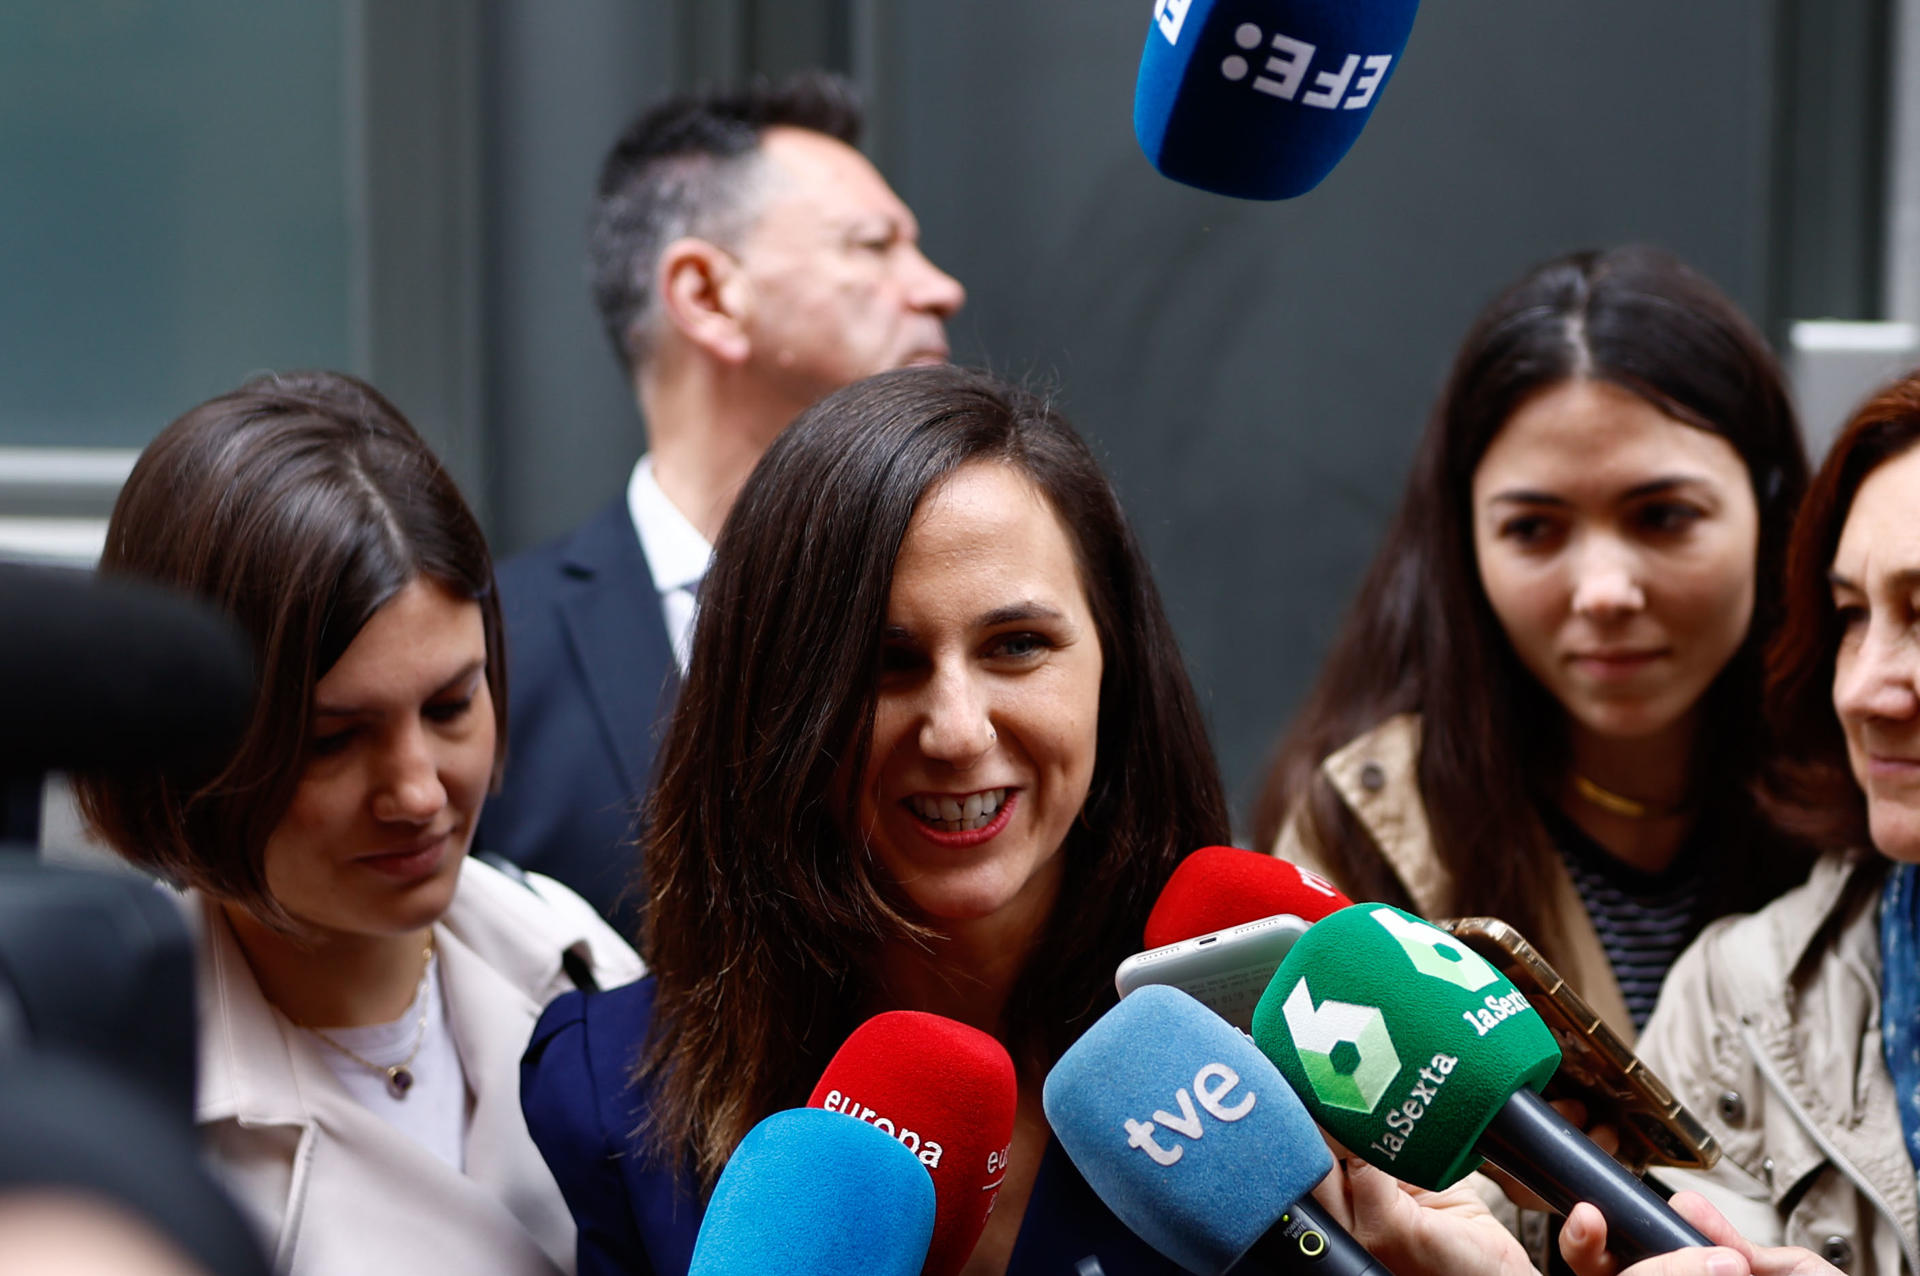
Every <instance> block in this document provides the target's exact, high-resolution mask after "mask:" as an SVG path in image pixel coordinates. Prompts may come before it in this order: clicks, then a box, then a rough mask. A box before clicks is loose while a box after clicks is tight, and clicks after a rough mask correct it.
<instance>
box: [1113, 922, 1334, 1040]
mask: <svg viewBox="0 0 1920 1276" xmlns="http://www.w3.org/2000/svg"><path fill="white" fill-rule="evenodd" d="M1310 924H1311V923H1309V922H1307V921H1305V920H1304V919H1302V918H1299V917H1295V916H1294V915H1293V914H1292V913H1280V914H1277V915H1275V916H1273V917H1262V918H1261V919H1260V920H1259V921H1254V922H1244V923H1242V924H1241V925H1238V926H1233V927H1229V928H1228V929H1226V930H1216V931H1214V932H1213V933H1212V934H1210V935H1196V936H1194V937H1193V938H1192V939H1183V940H1181V941H1180V942H1179V943H1177V944H1168V945H1166V946H1165V947H1164V948H1149V949H1147V951H1145V952H1143V953H1135V954H1134V955H1133V956H1131V957H1129V958H1127V959H1126V960H1125V961H1123V962H1121V963H1120V966H1119V968H1118V969H1116V970H1115V971H1114V972H1113V984H1114V987H1116V988H1118V989H1119V990H1120V995H1121V996H1122V997H1124V996H1126V995H1127V994H1128V993H1130V992H1132V991H1133V990H1134V989H1136V988H1139V987H1142V986H1144V985H1146V984H1171V985H1172V986H1173V987H1175V988H1178V989H1179V990H1180V991H1182V992H1184V993H1186V994H1187V995H1188V996H1191V997H1193V998H1194V999H1195V1000H1197V1001H1199V1002H1201V1003H1202V1004H1203V1005H1205V1006H1206V1007H1207V1008H1208V1009H1209V1010H1212V1011H1213V1012H1214V1013H1215V1014H1217V1015H1219V1016H1220V1017H1221V1018H1222V1019H1225V1020H1226V1021H1227V1022H1228V1023H1230V1024H1232V1025H1233V1026H1234V1027H1236V1028H1238V1029H1240V1031H1242V1032H1250V1031H1252V1030H1253V1008H1254V1007H1255V1006H1257V1005H1259V1004H1260V994H1262V993H1264V992H1265V991H1266V990H1267V985H1268V984H1269V983H1271V982H1272V980H1273V972H1274V971H1276V970H1278V969H1280V963H1281V961H1282V960H1283V959H1284V958H1285V957H1286V955H1287V952H1288V950H1289V949H1291V948H1292V947H1293V941H1294V940H1296V939H1298V938H1300V936H1302V935H1304V934H1306V933H1307V927H1308V926H1309V925H1310Z"/></svg>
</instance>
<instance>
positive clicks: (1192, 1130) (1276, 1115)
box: [1042, 984, 1333, 1274]
mask: <svg viewBox="0 0 1920 1276" xmlns="http://www.w3.org/2000/svg"><path fill="white" fill-rule="evenodd" d="M1042 1100H1043V1102H1044V1103H1045V1106H1046V1111H1047V1120H1048V1121H1049V1122H1050V1123H1051V1124H1052V1126H1053V1132H1054V1134H1055V1135H1057V1136H1058V1137H1059V1139H1060V1144H1061V1146H1062V1147H1064V1148H1066V1150H1067V1154H1068V1155H1069V1156H1071V1157H1072V1158H1073V1163H1074V1164H1075V1165H1076V1166H1078V1167H1079V1169H1080V1173H1081V1174H1082V1175H1083V1176H1084V1177H1085V1178H1086V1180H1087V1182H1088V1183H1089V1184H1091V1185H1092V1187H1093V1190H1094V1191H1095V1192H1097V1193H1098V1194H1099V1196H1100V1199H1101V1200H1103V1201H1105V1202H1106V1204H1107V1208H1109V1209H1111V1210H1112V1211H1113V1212H1114V1213H1115V1214H1116V1215H1118V1216H1119V1218H1120V1221H1121V1222H1123V1223H1125V1224H1126V1225H1127V1226H1128V1227H1130V1228H1132V1229H1133V1230H1134V1231H1135V1232H1136V1233H1138V1234H1139V1236H1140V1237H1141V1239H1143V1240H1145V1241H1146V1242H1147V1243H1148V1244H1149V1245H1152V1246H1153V1247H1154V1248H1155V1249H1157V1250H1159V1251H1160V1252H1161V1253H1162V1254H1164V1255H1166V1256H1167V1257H1168V1258H1170V1259H1172V1260H1173V1261H1174V1262H1176V1263H1178V1264H1180V1265H1181V1266H1182V1267H1185V1268H1186V1269H1187V1270H1189V1271H1193V1272H1200V1273H1203V1274H1205V1273H1213V1272H1224V1271H1225V1270H1226V1269H1227V1268H1229V1267H1231V1266H1233V1264H1234V1263H1235V1262H1237V1261H1238V1260H1239V1258H1240V1256H1241V1255H1242V1254H1244V1253H1246V1251H1247V1249H1248V1248H1249V1247H1250V1246H1252V1245H1253V1243H1254V1242H1255V1241H1257V1240H1259V1239H1260V1237H1261V1236H1263V1235H1264V1234H1265V1233H1266V1232H1267V1230H1268V1229H1269V1228H1271V1227H1272V1226H1273V1225H1274V1224H1275V1223H1277V1222H1279V1221H1280V1218H1281V1216H1282V1215H1283V1214H1285V1213H1286V1212H1287V1210H1288V1208H1289V1207H1290V1206H1292V1205H1293V1203H1294V1202H1295V1201H1297V1200H1299V1199H1300V1198H1301V1197H1302V1196H1305V1195H1306V1194H1307V1193H1308V1192H1309V1191H1310V1190H1312V1188H1313V1185H1314V1184H1316V1183H1318V1182H1319V1181H1320V1180H1321V1179H1323V1178H1325V1177H1326V1174H1327V1171H1328V1170H1330V1169H1332V1168H1333V1156H1332V1154H1331V1153H1330V1152H1328V1151H1327V1145H1326V1142H1325V1141H1324V1140H1323V1139H1322V1138H1321V1137H1320V1132H1319V1131H1318V1130H1317V1129H1315V1128H1314V1125H1313V1121H1312V1119H1311V1118H1309V1117H1308V1116H1307V1113H1306V1110H1305V1109H1304V1108H1302V1107H1301V1106H1300V1101H1299V1099H1297V1098H1295V1097H1294V1094H1293V1091H1292V1090H1290V1089H1289V1088H1288V1087H1287V1083H1286V1082H1285V1081H1284V1080H1283V1079H1282V1078H1281V1076H1280V1074H1279V1073H1278V1072H1277V1071H1275V1070H1274V1067H1273V1065H1272V1064H1271V1063H1269V1062H1268V1061H1267V1059H1266V1058H1265V1057H1264V1056H1263V1055H1261V1053H1260V1052H1259V1051H1258V1050H1256V1049H1254V1047H1253V1044H1252V1043H1251V1042H1249V1041H1248V1040H1247V1038H1246V1037H1245V1036H1244V1035H1243V1034H1242V1033H1240V1032H1238V1031H1237V1030H1235V1029H1233V1028H1231V1027H1229V1026H1228V1025H1227V1023H1226V1022H1225V1021H1224V1020H1222V1019H1221V1018H1220V1016H1218V1015H1216V1014H1214V1013H1213V1012H1212V1011H1211V1010H1208V1009H1207V1008H1206V1007H1205V1006H1203V1005H1201V1004H1200V1003H1199V1002H1198V1001H1195V1000H1194V999H1193V998H1192V997H1189V996H1188V995H1187V994H1186V993H1183V992H1181V991H1180V990H1179V989H1177V988H1169V987H1166V986H1164V985H1160V984H1154V985H1149V986H1147V987H1144V988H1141V989H1139V990H1138V991H1136V992H1135V993H1133V994H1132V995H1131V996H1129V997H1128V998H1127V999H1126V1000H1125V1001H1122V1002H1121V1003H1120V1004H1119V1005H1117V1006H1115V1007H1114V1008H1113V1009H1112V1010H1109V1011H1108V1012H1107V1013H1106V1014H1105V1015H1104V1016H1102V1017H1101V1019H1100V1021H1099V1022H1098V1023H1096V1024H1094V1025H1093V1027H1091V1028H1089V1029H1088V1030H1087V1032H1086V1034H1085V1035H1084V1036H1082V1037H1081V1038H1080V1040H1079V1041H1077V1042H1075V1043H1074V1044H1073V1046H1072V1048H1071V1049H1069V1050H1068V1051H1067V1052H1066V1054H1064V1055H1062V1056H1061V1057H1060V1062H1059V1063H1057V1064H1055V1065H1054V1068H1053V1071H1052V1072H1051V1073H1049V1074H1048V1075H1047V1082H1046V1086H1045V1088H1044V1090H1043V1091H1042Z"/></svg>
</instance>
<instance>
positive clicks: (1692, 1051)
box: [1640, 852, 1920, 1276]
mask: <svg viewBox="0 0 1920 1276" xmlns="http://www.w3.org/2000/svg"><path fill="white" fill-rule="evenodd" d="M1885 867H1886V861H1885V860H1883V859H1881V858H1880V857H1879V856H1877V855H1872V854H1865V853H1859V852H1835V853H1832V854H1829V855H1827V856H1826V857H1825V858H1823V859H1822V860H1821V861H1820V862H1819V863H1818V864H1817V865H1815V866H1814V869H1813V873H1812V875H1811V876H1810V877H1809V878H1808V879H1807V881H1806V883H1805V884H1804V885H1802V886H1800V887H1798V888H1796V889H1795V890H1792V891H1790V892H1788V893H1787V894H1785V895H1783V896H1781V897H1780V898H1779V899H1777V900H1775V901H1774V902H1773V903H1772V904H1770V905H1768V906H1767V907H1766V908H1765V909H1763V910H1762V911H1760V912H1758V913H1755V914H1753V915H1751V916H1748V917H1727V918H1722V919H1721V920H1720V921H1718V922H1715V923H1714V924H1713V925H1711V926H1709V927H1708V928H1707V929H1706V931H1705V932H1703V933H1702V934H1701V936H1700V938H1699V939H1698V940H1696V941H1695V942H1694V944H1693V946H1692V947H1690V948H1689V949H1687V951H1686V953H1685V954H1683V955H1682V956H1681V958H1680V960H1679V961H1678V962H1677V963H1675V965H1674V967H1673V970H1672V971H1671V973H1669V974H1668V976H1667V981H1666V984H1665V986H1664V987H1663V989H1662V991H1661V995H1660V1005H1659V1008H1658V1009H1656V1010H1655V1011H1654V1015H1653V1018H1652V1019H1651V1020H1650V1021H1649V1022H1648V1024H1647V1031H1646V1034H1645V1036H1643V1037H1642V1038H1641V1042H1640V1056H1641V1058H1643V1059H1645V1060H1646V1062H1647V1063H1648V1064H1649V1065H1650V1066H1651V1067H1652V1068H1653V1069H1654V1070H1655V1071H1656V1072H1658V1073H1659V1074H1660V1076H1661V1077H1662V1078H1663V1079H1664V1080H1665V1081H1666V1082H1667V1084H1668V1085H1670V1086H1671V1087H1672V1088H1673V1092H1674V1095H1675V1097H1677V1098H1678V1099H1680V1100H1681V1101H1682V1102H1683V1103H1685V1104H1686V1105H1687V1106H1688V1107H1689V1108H1691V1109H1692V1110H1693V1111H1694V1113H1696V1114H1697V1115H1698V1116H1700V1118H1701V1119H1702V1120H1703V1121H1705V1122H1706V1123H1707V1125H1708V1126H1709V1128H1711V1129H1712V1130H1713V1133H1714V1137H1715V1138H1716V1139H1718V1140H1719V1142H1720V1146H1721V1149H1722V1151H1723V1156H1722V1158H1721V1161H1720V1164H1719V1165H1717V1166H1716V1167H1714V1169H1713V1170H1712V1171H1710V1172H1708V1173H1705V1174H1689V1173H1684V1172H1679V1171H1671V1170H1661V1171H1659V1174H1660V1176H1661V1177H1662V1178H1663V1179H1666V1180H1668V1181H1669V1182H1671V1183H1672V1184H1673V1185H1674V1186H1676V1187H1690V1188H1694V1189H1696V1190H1699V1191H1702V1192H1704V1193H1705V1194H1706V1195H1708V1196H1709V1197H1711V1198H1712V1199H1713V1200H1714V1202H1715V1203H1716V1204H1718V1205H1719V1206H1720V1207H1721V1209H1722V1210H1723V1211H1724V1212H1725V1213H1726V1214H1727V1216H1728V1217H1729V1218H1730V1219H1731V1220H1732V1221H1733V1223H1734V1224H1735V1226H1737V1227H1739V1228H1740V1230H1741V1231H1742V1232H1744V1233H1745V1234H1746V1235H1747V1236H1749V1237H1751V1238H1752V1239H1753V1240H1755V1241H1756V1242H1759V1243H1761V1244H1790V1245H1800V1246H1804V1247H1806V1248H1808V1249H1811V1250H1813V1251H1814V1252H1816V1253H1819V1254H1821V1255H1822V1256H1823V1257H1825V1258H1826V1259H1827V1260H1828V1261H1829V1262H1831V1263H1833V1264H1834V1265H1835V1266H1836V1267H1840V1268H1842V1269H1845V1270H1847V1271H1850V1272H1853V1273H1856V1274H1857V1276H1900V1274H1902V1273H1904V1276H1920V1258H1917V1257H1916V1256H1917V1255H1920V1234H1917V1230H1920V1222H1917V1220H1920V1200H1917V1199H1916V1196H1917V1193H1916V1190H1915V1188H1916V1180H1915V1176H1914V1166H1913V1163H1912V1161H1911V1159H1910V1158H1909V1157H1908V1155H1907V1149H1906V1141H1905V1138H1904V1137H1903V1135H1902V1133H1901V1128H1900V1113H1899V1110H1898V1108H1897V1107H1896V1105H1895V1099H1894V1093H1893V1080H1892V1078H1891V1077H1890V1076H1889V1075H1888V1073H1887V1068H1886V1063H1885V1056H1884V1055H1883V1054H1882V1052H1881V1044H1880V930H1879V901H1880V883H1881V880H1882V877H1883V875H1884V870H1885Z"/></svg>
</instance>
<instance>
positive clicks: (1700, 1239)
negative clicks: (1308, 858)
mask: <svg viewBox="0 0 1920 1276" xmlns="http://www.w3.org/2000/svg"><path fill="white" fill-rule="evenodd" d="M1253 1039H1254V1043H1255V1044H1256V1045H1257V1046H1258V1047H1259V1048H1260V1050H1261V1051H1262V1052H1263V1053H1264V1054H1265V1055H1266V1056H1267V1057H1268V1058H1270V1059H1271V1060H1272V1061H1273V1062H1274V1064H1275V1065H1276V1066H1277V1067H1278V1068H1279V1069H1280V1071H1281V1072H1282V1073H1284V1074H1285V1075H1286V1078H1287V1080H1288V1081H1290V1082H1292V1083H1293V1087H1294V1089H1295V1090H1296V1091H1297V1092H1298V1093H1299V1095H1300V1098H1301V1100H1302V1101H1303V1102H1305V1103H1306V1105H1307V1108H1308V1110H1309V1111H1311V1112H1312V1113H1313V1116H1314V1119H1315V1120H1317V1121H1319V1122H1320V1124H1321V1125H1323V1126H1325V1127H1326V1129H1327V1131H1328V1133H1330V1134H1332V1135H1333V1136H1334V1137H1335V1138H1337V1139H1339V1140H1340V1142H1341V1143H1343V1144H1345V1145H1346V1146H1347V1147H1349V1148H1351V1149H1352V1150H1353V1151H1354V1152H1355V1153H1357V1154H1358V1155H1360V1156H1362V1157H1365V1158H1366V1159H1367V1160H1368V1161H1371V1162H1372V1163H1373V1164H1374V1165H1377V1166H1379V1167H1380V1168H1381V1169H1383V1170H1386V1171H1387V1172H1388V1173H1390V1174H1392V1175H1393V1176H1394V1177H1396V1178H1399V1179H1403V1180H1405V1181H1406V1182H1408V1183H1412V1184H1414V1185H1415V1186H1418V1187H1425V1188H1436V1189H1437V1188H1442V1187H1446V1186H1448V1185H1449V1184H1451V1183H1453V1182H1455V1181H1456V1180H1458V1179H1460V1178H1461V1177H1462V1176H1464V1175H1466V1174H1468V1173H1469V1172H1471V1171H1472V1170H1474V1169H1475V1168H1477V1167H1478V1166H1479V1164H1480V1162H1481V1160H1482V1158H1484V1159H1486V1160H1487V1161H1490V1162H1492V1163H1493V1164H1494V1165H1497V1166H1499V1167H1500V1168H1501V1169H1503V1170H1505V1171H1506V1172H1507V1173H1508V1174H1511V1175H1512V1176H1513V1177H1514V1178H1515V1179H1517V1180H1518V1181H1519V1182H1520V1183H1522V1184H1523V1185H1525V1186H1526V1187H1528V1188H1530V1189H1532V1190H1533V1191H1534V1192H1536V1193H1538V1194H1539V1195H1540V1197H1541V1198H1543V1199H1544V1200H1545V1201H1546V1202H1547V1203H1548V1204H1549V1205H1551V1206H1553V1207H1554V1208H1555V1209H1557V1210H1560V1211H1562V1212H1565V1211H1566V1210H1568V1209H1571V1208H1572V1207H1573V1205H1574V1204H1575V1203H1576V1202H1579V1201H1589V1202H1591V1203H1592V1204H1593V1205H1595V1206H1596V1207H1598V1208H1599V1210H1600V1213H1601V1214H1602V1215H1603V1216H1604V1217H1605V1218H1606V1220H1607V1245H1608V1248H1609V1249H1611V1250H1612V1251H1613V1252H1614V1253H1615V1254H1616V1255H1618V1256H1619V1257H1621V1258H1622V1259H1624V1260H1626V1261H1628V1262H1632V1261H1635V1260H1637V1259H1640V1258H1643V1257H1646V1256H1647V1255H1650V1254H1659V1253H1666V1252H1669V1251H1671V1250H1676V1249H1684V1248H1687V1247H1689V1246H1696V1245H1702V1246H1703V1245H1709V1244H1711V1243H1712V1242H1710V1241H1708V1240H1707V1238H1706V1237H1704V1236H1702V1235H1701V1234H1700V1233H1699V1232H1698V1231H1696V1230H1695V1229H1694V1228H1693V1227H1692V1226H1691V1225H1690V1224H1688V1223H1687V1222H1686V1221H1685V1220H1683V1219H1682V1218H1681V1217H1680V1216H1679V1215H1678V1214H1675V1213H1674V1212H1673V1210H1672V1209H1671V1208H1670V1207H1669V1206H1668V1205H1667V1203H1666V1202H1665V1201H1663V1200H1662V1199H1660V1197H1659V1196H1657V1195H1656V1194H1655V1193H1654V1192H1653V1190H1652V1189H1651V1188H1649V1187H1648V1186H1647V1185H1646V1184H1645V1183H1642V1182H1641V1181H1640V1180H1639V1179H1638V1178H1636V1177H1635V1176H1634V1175H1633V1174H1632V1173H1631V1172H1629V1171H1628V1170H1627V1169H1625V1168H1624V1167H1622V1166H1621V1165H1619V1164H1618V1163H1617V1162H1615V1161H1614V1160H1613V1158H1612V1157H1610V1156H1608V1155H1607V1154H1606V1153H1605V1152H1603V1151H1601V1150H1600V1148H1598V1147H1597V1146H1595V1145H1594V1143H1593V1141H1592V1140H1590V1139H1588V1138H1587V1137H1586V1135H1584V1134H1582V1133H1581V1132H1580V1131H1579V1130H1578V1129H1576V1128H1575V1127H1574V1126H1573V1125H1572V1124H1571V1123H1570V1122H1568V1121H1567V1120H1566V1118H1564V1117H1562V1116H1561V1115H1560V1114H1559V1113H1558V1112H1556V1111H1555V1110H1554V1109H1553V1108H1552V1107H1550V1106H1548V1104H1547V1102H1546V1100H1544V1099H1542V1098H1541V1097H1540V1096H1539V1094H1538V1093H1537V1091H1538V1090H1539V1088H1540V1087H1541V1086H1543V1085H1545V1084H1546V1082H1547V1079H1548V1078H1549V1077H1551V1076H1552V1075H1553V1074H1554V1070H1555V1069H1557V1068H1558V1067H1559V1066H1560V1049H1559V1047H1558V1046H1557V1045H1556V1044H1555V1042H1554V1037H1553V1033H1552V1032H1551V1031H1550V1030H1549V1029H1548V1028H1547V1026H1546V1024H1545V1023H1544V1022H1543V1021H1542V1020H1541V1018H1540V1016H1539V1014H1538V1013H1537V1012H1536V1011H1535V1010H1534V1009H1533V1007H1532V1006H1531V1005H1530V1004H1528V1001H1527V999H1526V997H1525V996H1524V995H1523V994H1522V993H1520V992H1519V991H1518V990H1516V989H1515V988H1514V986H1513V984H1512V983H1510V982H1509V981H1508V980H1507V978H1506V977H1505V976H1503V975H1502V974H1501V973H1500V972H1499V971H1497V970H1495V969H1494V968H1493V966H1492V965H1491V964H1490V963H1488V962H1487V960H1486V959H1485V958H1483V957H1481V956H1480V955H1479V954H1478V953H1475V952H1474V951H1473V950H1472V949H1470V948H1468V947H1467V946H1466V945H1465V944H1463V943H1461V942H1460V941H1459V940H1458V939H1455V938H1454V937H1453V936H1452V935H1449V934H1447V933H1446V932H1445V931H1443V930H1440V929H1439V928H1437V927H1435V926H1431V925H1429V924H1428V923H1426V922H1424V921H1421V920H1420V919H1419V918H1417V917H1415V916H1413V915H1412V914H1411V913H1405V912H1402V911H1401V910H1399V909H1397V908H1390V907H1388V906H1387V905H1385V904H1356V905H1354V906H1353V907H1351V908H1347V909H1343V910H1342V911H1340V912H1338V913H1335V914H1333V915H1332V916H1331V917H1327V918H1324V919H1322V920H1321V921H1320V922H1318V923H1316V924H1315V925H1314V927H1313V929H1312V930H1310V931H1308V932H1307V933H1306V934H1305V935H1303V936H1301V938H1300V940H1299V941H1298V942H1297V943H1295V944H1294V945H1293V948H1292V951H1290V952H1289V953H1288V954H1287V957H1286V960H1285V961H1284V962H1282V963H1281V966H1280V969H1279V970H1278V971H1277V972H1276V973H1275V974H1274V977H1273V982H1272V984H1271V985H1269V986H1268V988H1267V992H1266V995H1265V996H1263V997H1262V998H1261V999H1260V1005H1259V1008H1258V1009H1256V1010H1255V1011H1254V1015H1253Z"/></svg>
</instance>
